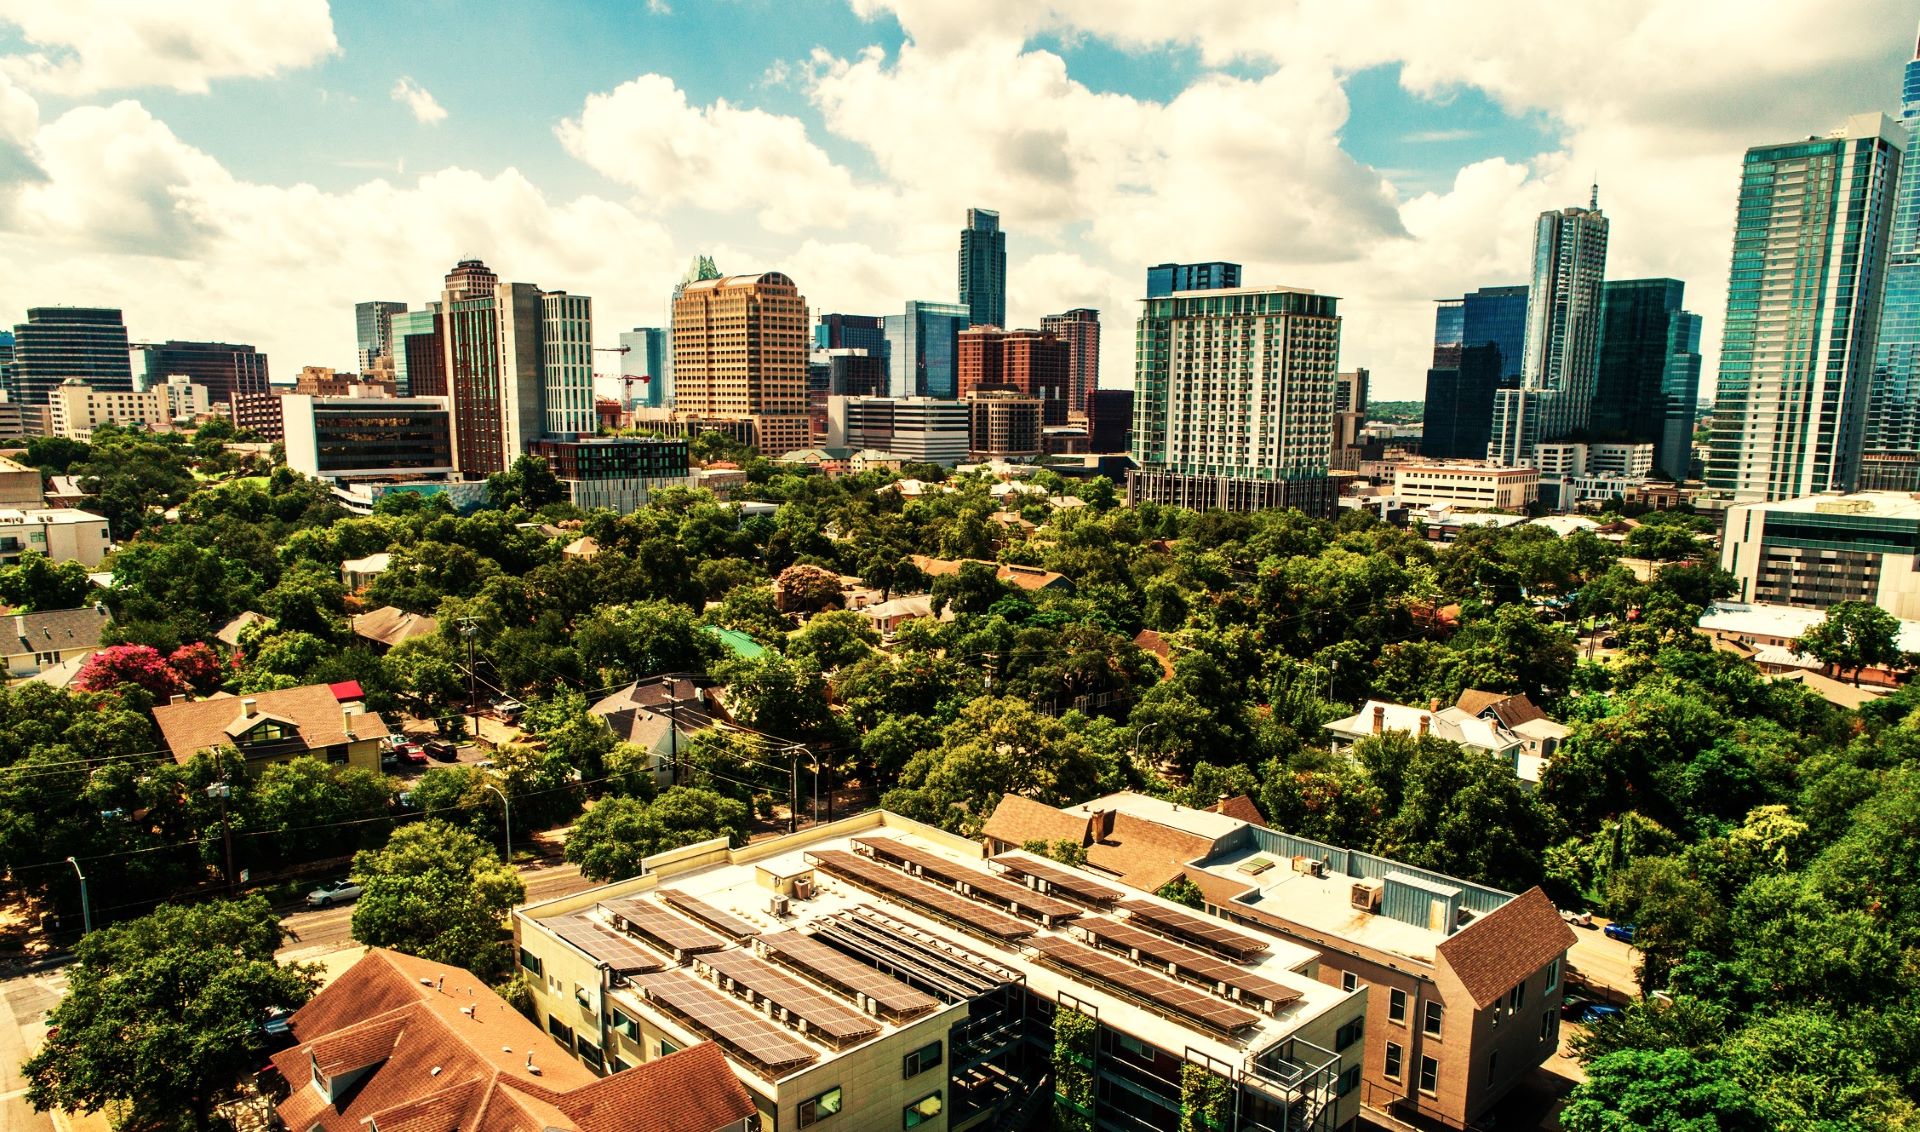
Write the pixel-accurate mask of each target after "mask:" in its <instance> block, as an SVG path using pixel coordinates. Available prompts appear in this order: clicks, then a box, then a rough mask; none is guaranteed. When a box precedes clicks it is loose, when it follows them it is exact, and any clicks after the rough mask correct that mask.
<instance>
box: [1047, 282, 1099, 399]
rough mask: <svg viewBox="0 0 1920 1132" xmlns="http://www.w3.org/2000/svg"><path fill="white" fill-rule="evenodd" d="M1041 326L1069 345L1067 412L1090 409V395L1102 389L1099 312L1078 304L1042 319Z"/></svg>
mask: <svg viewBox="0 0 1920 1132" xmlns="http://www.w3.org/2000/svg"><path fill="white" fill-rule="evenodd" d="M1040 329H1042V330H1044V331H1047V332H1048V333H1050V334H1052V335H1053V336H1054V337H1056V338H1059V339H1061V340H1063V341H1065V342H1066V344H1067V354H1068V356H1067V366H1068V370H1069V375H1070V376H1069V379H1068V382H1067V411H1068V412H1072V413H1082V414H1084V413H1085V412H1086V411H1087V398H1088V397H1091V396H1092V395H1093V391H1094V390H1096V389H1098V388H1100V312H1099V311H1097V310H1091V309H1089V308H1087V307H1075V308H1074V309H1072V310H1070V311H1067V312H1066V313H1065V314H1050V315H1048V316H1046V317H1045V318H1043V319H1041V320H1040Z"/></svg>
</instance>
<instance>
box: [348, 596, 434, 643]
mask: <svg viewBox="0 0 1920 1132" xmlns="http://www.w3.org/2000/svg"><path fill="white" fill-rule="evenodd" d="M349 624H351V625H352V626H353V635H354V636H356V637H359V638H360V639H361V640H363V641H367V642H368V643H370V644H372V645H373V646H374V647H375V648H376V649H377V650H378V651H380V652H386V651H387V650H388V649H390V648H392V647H393V646H395V645H397V644H399V643H400V642H402V641H411V640H413V639H414V638H415V637H431V636H433V635H434V634H435V633H437V632H439V631H440V622H438V621H436V620H435V619H433V618H431V617H428V616H427V615H426V614H424V613H408V612H407V611H406V610H404V609H401V608H399V607H398V606H393V605H383V606H381V607H380V608H379V609H376V610H373V611H372V612H369V613H359V614H355V615H354V616H353V617H351V618H349Z"/></svg>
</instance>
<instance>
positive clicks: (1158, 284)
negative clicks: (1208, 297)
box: [1147, 259, 1240, 299]
mask: <svg viewBox="0 0 1920 1132" xmlns="http://www.w3.org/2000/svg"><path fill="white" fill-rule="evenodd" d="M1239 285H1240V265H1239V264H1237V263H1228V262H1226V261H1225V260H1217V259H1216V260H1212V261H1210V262H1207V263H1156V264H1154V265H1153V266H1152V267H1149V268H1147V298H1149V299H1162V298H1165V297H1166V296H1168V295H1171V294H1173V293H1174V292H1175V291H1218V290H1220V289H1222V288H1226V287H1238V286H1239Z"/></svg>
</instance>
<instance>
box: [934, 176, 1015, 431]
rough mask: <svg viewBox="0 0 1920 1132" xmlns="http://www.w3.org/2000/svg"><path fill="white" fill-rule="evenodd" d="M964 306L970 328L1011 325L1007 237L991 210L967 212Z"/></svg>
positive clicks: (962, 261)
mask: <svg viewBox="0 0 1920 1132" xmlns="http://www.w3.org/2000/svg"><path fill="white" fill-rule="evenodd" d="M960 305H961V306H963V307H965V308H967V325H968V326H1005V325H1006V324H1007V234H1006V233H1005V232H1002V231H1001V230H1000V214H999V213H998V212H995V211H993V210H992V209H990V208H969V209H967V226H966V227H965V228H962V229H961V230H960ZM936 396H937V394H936Z"/></svg>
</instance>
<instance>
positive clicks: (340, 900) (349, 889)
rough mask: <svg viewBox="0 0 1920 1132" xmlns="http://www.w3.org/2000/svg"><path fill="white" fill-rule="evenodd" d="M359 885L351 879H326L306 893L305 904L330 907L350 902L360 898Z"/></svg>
mask: <svg viewBox="0 0 1920 1132" xmlns="http://www.w3.org/2000/svg"><path fill="white" fill-rule="evenodd" d="M360 892H361V889H360V886H359V885H357V884H355V883H353V882H352V881H351V880H335V881H328V882H327V883H325V884H323V885H321V886H320V887H319V888H316V889H314V890H313V891H312V892H309V893H307V904H308V905H309V906H311V907H314V908H331V907H333V906H334V905H335V904H351V903H353V902H354V901H355V900H358V899H360Z"/></svg>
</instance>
